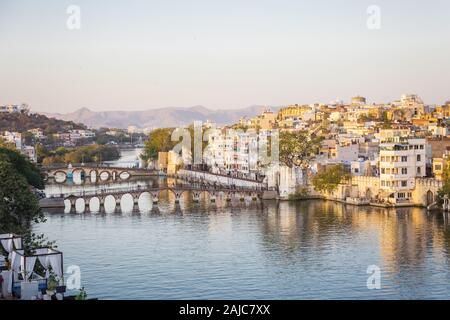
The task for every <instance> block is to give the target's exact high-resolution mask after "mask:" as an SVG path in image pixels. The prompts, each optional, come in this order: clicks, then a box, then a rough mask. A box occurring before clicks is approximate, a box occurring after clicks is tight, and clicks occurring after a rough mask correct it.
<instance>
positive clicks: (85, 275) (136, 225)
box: [34, 195, 450, 299]
mask: <svg viewBox="0 0 450 320" xmlns="http://www.w3.org/2000/svg"><path fill="white" fill-rule="evenodd" d="M130 207H131V209H133V206H132V205H130ZM151 209H152V205H151V204H150V203H148V204H147V205H146V206H142V208H141V209H137V208H134V210H120V209H116V210H115V211H114V210H113V211H110V212H107V213H64V212H62V211H63V210H59V211H56V212H55V211H53V212H50V211H48V212H47V219H48V220H47V222H46V223H44V224H39V225H36V226H35V227H34V229H35V231H38V232H43V233H45V234H46V235H47V236H48V237H49V239H54V240H57V244H58V247H59V249H60V250H62V251H63V252H64V263H65V267H66V268H67V267H68V266H70V265H78V266H80V268H81V281H82V285H83V286H85V288H86V290H87V292H88V294H89V296H91V297H98V298H100V299H320V298H325V299H372V298H375V299H394V298H395V299H396V298H399V299H420V298H424V299H449V298H450V273H449V270H450V266H449V262H450V260H449V258H450V252H449V248H450V226H449V223H448V217H447V216H446V215H443V214H442V213H427V212H426V211H424V210H421V209H398V210H392V209H390V210H386V209H380V208H370V207H353V206H345V205H342V204H338V203H334V202H326V201H306V202H278V203H277V202H276V201H272V202H257V203H255V202H246V203H240V202H237V203H236V202H233V203H231V204H230V203H226V202H221V201H218V202H217V203H216V204H211V203H210V202H209V201H208V199H207V198H206V197H205V198H203V199H202V201H201V202H200V203H198V204H196V203H192V202H191V201H190V200H189V198H188V197H187V196H186V197H185V198H183V200H182V201H181V203H180V204H179V205H175V204H174V201H173V199H172V198H171V197H170V196H169V195H167V196H163V197H162V199H161V202H160V203H159V204H158V209H159V213H155V211H154V210H151ZM369 266H377V267H379V269H380V280H381V283H380V284H381V289H372V290H370V289H368V287H367V279H368V277H369V276H370V274H367V269H368V267H369Z"/></svg>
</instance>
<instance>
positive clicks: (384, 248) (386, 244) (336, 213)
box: [264, 201, 450, 273]
mask: <svg viewBox="0 0 450 320" xmlns="http://www.w3.org/2000/svg"><path fill="white" fill-rule="evenodd" d="M432 220H434V221H438V223H439V224H441V223H442V221H441V220H442V219H437V218H436V217H435V216H433V215H430V216H428V215H427V214H426V213H425V211H424V210H422V209H419V208H413V209H411V208H406V209H384V208H373V207H356V206H345V205H342V204H338V203H335V202H331V201H308V202H300V203H298V202H297V203H294V202H280V203H279V204H278V205H277V204H276V203H273V204H272V203H271V204H269V205H267V219H266V220H265V225H264V229H265V233H264V234H265V236H266V237H267V238H268V239H270V241H265V242H264V243H265V244H266V245H271V246H279V250H283V251H284V252H285V253H286V254H287V255H293V254H297V253H298V250H300V251H303V250H306V251H308V252H311V251H314V250H321V249H322V244H324V243H327V242H328V241H329V240H330V239H332V237H333V236H335V232H336V230H339V232H342V233H345V234H346V237H347V239H349V241H350V242H351V241H353V240H351V239H356V240H355V241H360V240H361V241H366V240H367V239H369V241H370V243H371V246H373V249H374V251H373V252H374V254H376V256H374V257H373V259H374V263H375V262H376V261H378V259H380V258H381V263H382V265H380V267H382V268H383V270H384V271H385V272H387V273H389V272H390V271H399V270H400V269H402V268H406V269H408V268H410V267H415V266H421V265H423V264H425V263H426V257H427V253H428V251H430V248H431V250H436V251H437V252H445V251H448V250H449V249H448V246H449V244H450V243H449V241H446V240H445V233H443V232H442V231H444V230H445V229H443V228H442V227H441V226H440V225H439V224H436V223H434V221H432ZM361 236H364V237H366V236H367V237H368V238H367V239H365V238H364V239H363V238H360V237H361ZM337 245H338V246H339V245H341V246H348V245H349V243H347V242H346V241H344V242H341V243H340V244H337ZM292 249H296V250H297V249H298V250H297V251H292ZM378 253H379V254H378Z"/></svg>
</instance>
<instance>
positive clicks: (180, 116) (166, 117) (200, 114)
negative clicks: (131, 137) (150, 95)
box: [45, 106, 279, 128]
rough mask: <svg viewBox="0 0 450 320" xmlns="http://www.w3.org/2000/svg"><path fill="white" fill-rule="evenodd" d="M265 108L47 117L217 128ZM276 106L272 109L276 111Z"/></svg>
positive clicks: (95, 124) (80, 113)
mask: <svg viewBox="0 0 450 320" xmlns="http://www.w3.org/2000/svg"><path fill="white" fill-rule="evenodd" d="M265 108H266V107H264V106H250V107H247V108H242V109H228V110H212V109H208V108H205V107H203V106H194V107H190V108H175V107H173V108H158V109H149V110H143V111H99V112H97V111H91V110H89V109H87V108H82V109H79V110H77V111H75V112H72V113H67V114H60V113H56V114H49V113H45V115H47V116H48V117H52V118H56V119H61V120H65V121H75V122H80V123H83V124H85V125H87V126H89V127H92V128H100V127H108V128H127V127H128V126H137V127H139V128H162V127H177V126H181V125H186V124H192V123H193V122H194V121H203V122H206V121H207V120H209V121H211V122H215V123H217V124H218V125H227V124H233V123H236V122H238V121H239V118H240V117H242V116H247V117H253V116H255V115H257V114H260V113H261V112H262V111H263V110H264V109H265ZM278 109H279V108H278V107H273V108H271V110H272V111H277V110H278Z"/></svg>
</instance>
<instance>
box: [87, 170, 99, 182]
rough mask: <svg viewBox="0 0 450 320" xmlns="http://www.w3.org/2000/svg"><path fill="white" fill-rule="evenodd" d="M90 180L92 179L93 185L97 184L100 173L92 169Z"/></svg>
mask: <svg viewBox="0 0 450 320" xmlns="http://www.w3.org/2000/svg"><path fill="white" fill-rule="evenodd" d="M89 178H90V179H91V182H92V183H95V182H97V178H98V172H97V170H96V169H91V170H90V171H89Z"/></svg>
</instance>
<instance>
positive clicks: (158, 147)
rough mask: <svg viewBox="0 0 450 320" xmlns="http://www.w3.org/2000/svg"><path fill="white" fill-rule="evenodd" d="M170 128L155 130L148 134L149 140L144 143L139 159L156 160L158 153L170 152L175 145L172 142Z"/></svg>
mask: <svg viewBox="0 0 450 320" xmlns="http://www.w3.org/2000/svg"><path fill="white" fill-rule="evenodd" d="M172 131H173V129H172V128H161V129H155V130H153V131H152V132H150V137H149V139H148V140H147V141H146V142H145V146H144V150H143V152H142V154H141V158H142V159H144V160H148V159H156V158H158V152H160V151H170V150H172V149H173V147H174V146H175V145H176V144H177V142H176V141H175V142H174V141H172V139H171V137H172Z"/></svg>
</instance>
